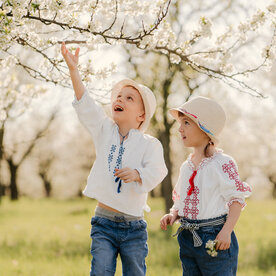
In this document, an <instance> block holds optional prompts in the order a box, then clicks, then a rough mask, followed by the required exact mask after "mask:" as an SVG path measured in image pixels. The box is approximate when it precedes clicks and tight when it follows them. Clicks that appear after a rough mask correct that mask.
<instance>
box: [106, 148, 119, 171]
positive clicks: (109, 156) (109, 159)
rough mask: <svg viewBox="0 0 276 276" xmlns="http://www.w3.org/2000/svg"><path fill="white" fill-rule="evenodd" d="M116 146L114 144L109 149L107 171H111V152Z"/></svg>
mask: <svg viewBox="0 0 276 276" xmlns="http://www.w3.org/2000/svg"><path fill="white" fill-rule="evenodd" d="M116 148H117V146H116V145H112V146H111V149H110V153H109V155H108V169H109V171H111V165H110V164H111V162H112V160H113V153H114V152H115V151H116Z"/></svg>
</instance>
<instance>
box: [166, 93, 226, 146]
mask: <svg viewBox="0 0 276 276" xmlns="http://www.w3.org/2000/svg"><path fill="white" fill-rule="evenodd" d="M169 112H170V114H171V115H172V116H173V117H174V118H175V119H177V120H179V113H178V112H181V113H183V114H184V115H186V116H187V117H189V118H190V119H191V120H193V121H194V122H195V123H196V124H197V125H198V127H199V128H200V129H201V130H202V131H204V132H205V133H206V134H207V135H208V136H209V137H210V138H211V140H212V141H213V142H214V143H218V136H219V134H220V133H221V131H222V129H223V127H224V124H225V120H226V115H225V112H224V110H223V109H222V107H221V106H220V105H219V104H218V103H217V102H215V101H214V100H211V99H209V98H205V97H196V98H193V99H191V100H190V101H188V102H186V103H184V104H182V105H181V106H179V107H177V108H172V109H170V110H169Z"/></svg>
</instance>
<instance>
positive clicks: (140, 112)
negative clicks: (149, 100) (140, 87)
mask: <svg viewBox="0 0 276 276" xmlns="http://www.w3.org/2000/svg"><path fill="white" fill-rule="evenodd" d="M112 117H113V120H114V121H115V122H116V123H117V124H118V125H120V124H130V126H131V127H133V128H136V127H135V126H136V125H137V128H138V127H139V125H140V124H141V122H143V121H144V119H145V111H144V103H143V100H142V97H141V95H140V93H139V92H138V91H137V90H136V89H135V88H133V87H131V86H126V87H123V88H122V89H121V91H120V92H119V93H118V95H117V98H116V99H115V100H114V101H113V103H112Z"/></svg>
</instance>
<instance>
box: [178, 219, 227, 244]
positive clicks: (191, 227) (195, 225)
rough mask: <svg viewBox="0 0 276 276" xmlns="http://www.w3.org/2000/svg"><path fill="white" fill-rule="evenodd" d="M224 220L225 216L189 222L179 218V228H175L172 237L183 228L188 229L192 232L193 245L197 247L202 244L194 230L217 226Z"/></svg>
mask: <svg viewBox="0 0 276 276" xmlns="http://www.w3.org/2000/svg"><path fill="white" fill-rule="evenodd" d="M225 220H226V216H223V217H219V218H217V219H214V220H211V221H206V222H200V223H190V222H188V221H187V220H185V218H181V219H180V223H181V225H180V226H179V228H178V229H177V231H176V233H175V234H174V235H173V237H175V236H177V235H178V234H179V233H180V232H182V231H183V230H188V231H190V232H191V233H192V234H193V240H194V247H199V246H201V245H202V243H203V242H202V240H201V238H200V237H199V235H198V233H197V232H196V231H197V230H199V228H200V227H204V226H217V225H221V224H224V223H225Z"/></svg>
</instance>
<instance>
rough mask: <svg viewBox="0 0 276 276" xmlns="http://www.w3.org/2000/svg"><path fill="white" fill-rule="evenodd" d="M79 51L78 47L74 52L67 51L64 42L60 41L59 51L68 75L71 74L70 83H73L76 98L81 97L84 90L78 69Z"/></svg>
mask: <svg viewBox="0 0 276 276" xmlns="http://www.w3.org/2000/svg"><path fill="white" fill-rule="evenodd" d="M79 52H80V48H77V50H76V52H75V54H74V55H73V54H72V53H70V52H69V51H68V49H67V48H66V46H65V43H64V42H62V45H61V53H62V55H63V57H64V59H65V61H66V64H67V66H68V68H69V72H70V76H71V80H72V84H73V88H74V91H75V95H76V98H77V100H80V99H81V97H82V95H83V93H84V91H85V87H84V85H83V83H82V80H81V76H80V73H79V70H78V62H79Z"/></svg>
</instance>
